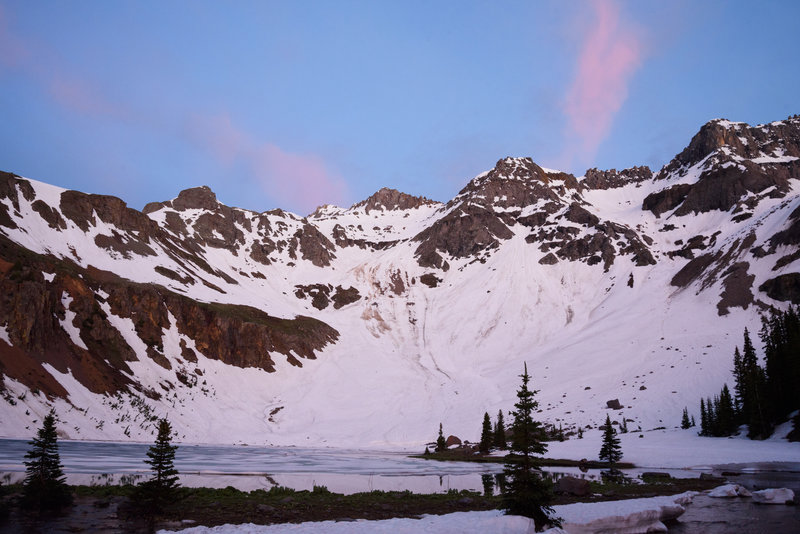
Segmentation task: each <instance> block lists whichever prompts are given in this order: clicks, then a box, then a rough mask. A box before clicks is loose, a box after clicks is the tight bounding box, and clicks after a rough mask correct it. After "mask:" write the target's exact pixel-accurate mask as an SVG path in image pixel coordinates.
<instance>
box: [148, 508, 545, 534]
mask: <svg viewBox="0 0 800 534" xmlns="http://www.w3.org/2000/svg"><path fill="white" fill-rule="evenodd" d="M161 532H166V531H161ZM181 532H182V533H184V534H187V533H190V534H201V533H202V534H206V533H208V534H210V533H215V534H222V533H225V534H233V533H235V534H312V533H313V534H384V533H385V534H416V533H424V532H436V534H466V533H469V532H476V533H478V532H480V533H484V532H493V533H498V534H522V533H527V532H533V522H532V521H531V520H530V519H528V518H527V517H520V516H512V515H503V512H501V511H499V510H491V511H488V512H456V513H454V514H447V515H426V516H422V517H421V518H420V519H409V518H395V519H385V520H383V521H367V520H360V521H316V522H311V521H309V522H307V523H300V524H282V525H268V526H265V525H254V524H252V523H249V524H246V525H221V526H218V527H193V528H189V529H185V530H182V531H181Z"/></svg>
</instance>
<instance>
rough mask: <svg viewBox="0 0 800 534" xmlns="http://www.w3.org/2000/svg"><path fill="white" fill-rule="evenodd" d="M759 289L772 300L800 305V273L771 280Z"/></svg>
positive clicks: (787, 274) (788, 274)
mask: <svg viewBox="0 0 800 534" xmlns="http://www.w3.org/2000/svg"><path fill="white" fill-rule="evenodd" d="M758 289H759V290H760V291H763V292H764V293H766V294H767V296H768V297H769V298H771V299H775V300H780V301H784V302H786V301H788V302H791V303H792V304H800V273H786V274H782V275H780V276H776V277H775V278H770V279H769V280H767V281H766V282H764V283H763V284H761V285H760V286H759V287H758Z"/></svg>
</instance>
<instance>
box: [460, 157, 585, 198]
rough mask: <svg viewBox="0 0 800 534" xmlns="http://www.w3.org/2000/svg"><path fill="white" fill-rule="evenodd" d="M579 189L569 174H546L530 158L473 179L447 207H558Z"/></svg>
mask: <svg viewBox="0 0 800 534" xmlns="http://www.w3.org/2000/svg"><path fill="white" fill-rule="evenodd" d="M578 189H579V185H578V181H577V180H576V179H575V177H574V176H573V175H571V174H566V173H563V172H548V171H545V170H544V169H543V168H541V167H540V166H539V165H537V164H536V163H534V162H533V160H532V159H531V158H504V159H501V160H499V161H498V162H497V164H496V165H495V167H494V168H493V169H492V170H490V171H488V172H485V173H483V174H480V175H478V176H476V177H475V178H473V179H472V180H471V181H470V182H469V183H468V184H467V186H466V187H464V189H462V190H461V191H460V192H459V194H458V196H456V197H455V198H454V199H453V200H451V201H450V202H449V203H448V207H452V206H455V205H457V204H461V203H464V202H471V203H473V204H478V205H481V206H485V207H494V208H500V209H501V210H509V209H514V208H523V207H525V206H529V205H531V204H534V203H536V202H538V201H540V200H545V201H550V202H558V203H560V202H561V200H562V199H563V198H564V197H567V196H571V195H570V192H571V191H572V192H575V193H577V192H578ZM571 200H572V199H570V201H571Z"/></svg>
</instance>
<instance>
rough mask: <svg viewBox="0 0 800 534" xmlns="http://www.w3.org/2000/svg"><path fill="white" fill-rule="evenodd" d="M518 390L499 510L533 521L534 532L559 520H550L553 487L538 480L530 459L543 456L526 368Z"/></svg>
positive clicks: (541, 435)
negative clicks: (501, 504) (509, 451)
mask: <svg viewBox="0 0 800 534" xmlns="http://www.w3.org/2000/svg"><path fill="white" fill-rule="evenodd" d="M520 378H522V386H520V389H519V390H518V391H517V402H516V404H514V407H515V408H516V410H513V411H512V412H511V415H512V416H513V417H514V420H513V422H512V424H511V431H512V434H513V436H512V438H511V453H510V454H509V455H508V456H507V459H508V461H507V463H506V465H505V469H504V470H503V473H504V474H505V477H506V484H505V487H504V489H503V508H504V509H505V510H506V512H507V513H509V514H514V515H522V516H525V517H530V518H532V519H533V523H534V526H535V528H536V530H537V531H540V530H543V529H544V528H545V527H546V526H558V525H560V520H559V519H557V518H555V517H554V516H553V508H552V507H551V506H550V504H551V503H552V502H553V498H554V496H553V485H552V483H551V482H550V481H548V480H545V479H544V477H543V476H542V472H541V468H539V467H538V466H537V465H536V464H535V463H534V456H537V455H541V454H544V453H545V452H546V451H547V445H546V444H545V443H544V441H543V439H544V428H543V427H542V424H541V423H540V422H539V421H534V419H533V415H532V414H533V412H534V411H535V410H536V408H537V407H538V406H539V403H538V401H536V400H535V399H534V397H535V395H536V393H538V391H536V390H530V389H528V383H529V382H530V375H528V365H527V364H525V367H524V372H523V374H522V375H520Z"/></svg>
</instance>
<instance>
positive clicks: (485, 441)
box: [478, 412, 494, 454]
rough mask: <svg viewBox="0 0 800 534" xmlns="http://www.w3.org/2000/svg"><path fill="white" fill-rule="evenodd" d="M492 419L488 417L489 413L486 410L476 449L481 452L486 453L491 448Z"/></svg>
mask: <svg viewBox="0 0 800 534" xmlns="http://www.w3.org/2000/svg"><path fill="white" fill-rule="evenodd" d="M493 437H494V436H493V435H492V420H491V419H489V413H488V412H486V413H484V414H483V426H482V427H481V442H480V444H479V445H478V449H479V450H480V451H481V452H482V453H483V454H488V452H489V450H490V449H491V448H492V438H493Z"/></svg>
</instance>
